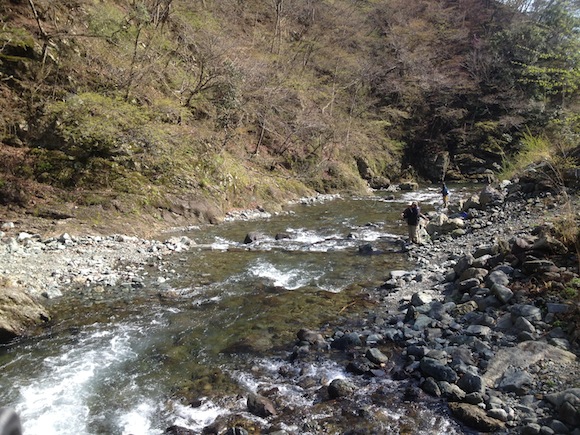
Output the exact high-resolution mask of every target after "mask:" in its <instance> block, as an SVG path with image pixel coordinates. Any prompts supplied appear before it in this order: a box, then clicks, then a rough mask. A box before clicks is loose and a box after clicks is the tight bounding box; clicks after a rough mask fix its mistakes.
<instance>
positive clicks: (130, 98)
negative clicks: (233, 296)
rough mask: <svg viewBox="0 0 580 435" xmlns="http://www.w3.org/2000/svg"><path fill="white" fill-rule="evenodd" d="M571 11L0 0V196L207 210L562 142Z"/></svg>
mask: <svg viewBox="0 0 580 435" xmlns="http://www.w3.org/2000/svg"><path fill="white" fill-rule="evenodd" d="M578 11H579V8H578V2H577V1H569V0H555V1H546V0H536V1H517V0H506V1H504V2H498V1H491V0H488V1H481V0H436V1H433V0H417V1H414V2H408V1H403V0H333V1H330V0H328V1H313V0H268V1H264V0H249V1H238V0H196V1H186V0H100V1H97V0H63V1H60V2H53V1H49V0H10V1H6V2H2V5H0V95H1V97H0V107H1V111H0V152H1V157H2V158H1V159H0V202H1V203H2V204H4V205H11V206H24V207H30V206H31V204H32V205H36V206H37V208H38V207H39V204H43V203H50V202H53V203H67V204H72V205H74V206H75V207H78V206H83V205H88V206H95V205H98V206H100V207H103V208H110V209H115V210H119V211H121V212H123V213H128V212H129V213H130V212H136V213H139V211H140V210H147V211H148V213H151V210H156V212H155V213H158V215H159V217H161V218H163V217H164V216H165V217H166V216H167V214H168V213H169V214H174V215H183V216H189V215H195V216H198V217H200V218H203V219H206V220H207V219H210V220H211V216H210V215H212V213H213V212H210V209H212V208H213V209H215V210H221V211H223V210H226V209H230V208H233V207H248V206H252V205H258V204H263V203H270V204H275V203H281V202H282V201H284V200H286V199H289V198H292V197H296V196H300V195H305V194H312V193H314V192H335V191H353V192H356V191H363V190H364V189H366V188H368V186H369V185H370V186H371V187H375V188H381V187H387V186H388V185H389V184H390V183H391V182H396V181H399V180H403V179H411V178H420V179H423V180H429V181H433V182H437V181H439V180H441V179H443V178H445V179H448V180H463V179H471V180H479V179H485V180H487V179H489V178H490V177H491V176H493V174H494V173H496V172H498V171H500V170H501V169H502V167H503V166H504V164H505V162H506V161H509V159H510V158H511V156H513V155H514V154H516V153H517V152H518V150H519V149H520V148H521V147H522V144H521V139H522V138H524V137H528V138H529V137H530V136H531V137H535V136H542V137H545V138H546V140H548V141H549V142H550V143H553V144H554V147H557V148H558V150H566V149H568V148H570V147H572V146H574V145H575V144H577V139H578V134H579V131H580V127H579V126H580V121H579V116H578V113H579V110H578V109H579V105H578V95H579V90H578V87H579V84H580V72H579V71H580V70H579V65H580V49H579V48H580V39H579V33H578V32H579V25H578V17H579V15H578ZM200 204H204V205H203V206H201V205H200ZM216 213H218V212H216Z"/></svg>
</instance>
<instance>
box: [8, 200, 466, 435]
mask: <svg viewBox="0 0 580 435" xmlns="http://www.w3.org/2000/svg"><path fill="white" fill-rule="evenodd" d="M452 194H453V191H452ZM439 199H440V196H439V192H438V189H431V190H425V191H421V192H415V193H408V194H403V195H400V194H399V195H398V196H397V199H396V200H390V201H389V200H385V199H384V194H377V195H376V196H369V197H359V198H348V199H336V200H333V201H327V202H321V203H314V204H310V205H304V204H296V205H295V206H292V207H291V208H290V209H289V210H290V212H289V213H286V214H281V215H279V216H274V217H270V218H267V219H258V220H254V221H248V222H244V221H237V222H226V223H224V224H222V225H219V226H213V227H201V228H198V229H195V228H194V229H191V230H188V231H184V232H182V233H181V234H184V235H187V236H188V237H190V238H192V239H193V240H195V241H196V243H198V244H199V246H200V247H194V248H192V249H191V251H189V252H182V253H179V254H176V255H175V257H173V258H171V259H170V260H169V261H168V262H167V263H166V268H165V269H164V270H162V271H157V270H156V271H155V272H152V271H151V272H146V273H147V276H148V278H149V279H150V281H149V282H150V285H148V286H146V287H145V288H144V289H133V290H130V291H127V289H107V292H106V293H105V295H104V296H103V295H94V294H93V293H91V290H90V289H87V292H86V294H81V295H76V296H74V297H72V296H70V297H65V298H66V299H63V300H62V301H60V302H59V303H58V304H56V305H55V307H53V309H54V310H55V311H54V312H55V317H56V323H55V324H54V325H53V327H52V329H51V330H48V331H47V332H46V333H45V334H44V335H42V336H41V337H38V338H35V339H29V340H22V341H19V342H16V343H13V344H11V345H9V346H5V347H3V348H0V368H1V372H0V405H1V406H11V407H13V408H15V409H16V410H17V411H18V413H19V414H20V417H21V419H22V422H23V426H24V430H25V434H26V435H50V434H60V435H66V434H71V435H72V434H74V435H81V434H135V435H140V434H161V433H164V432H165V429H166V428H167V427H169V426H171V425H175V424H176V425H179V426H182V427H186V428H189V429H192V430H195V431H201V430H202V428H203V427H205V426H207V425H208V424H211V423H212V422H213V421H214V420H215V419H216V418H218V417H219V416H224V415H228V414H234V413H235V414H239V415H244V416H245V417H246V418H248V419H252V418H257V417H253V416H251V415H249V414H248V413H247V411H246V408H245V400H244V398H243V397H244V392H249V391H254V392H255V391H259V390H260V389H263V388H276V389H277V391H278V393H277V394H278V397H279V400H280V401H281V402H282V403H283V404H285V405H287V406H289V407H292V408H304V409H310V410H311V411H309V412H308V413H307V415H308V418H312V419H324V418H329V417H330V416H331V413H332V410H331V409H332V407H328V406H327V407H325V406H321V405H320V404H317V403H316V399H315V397H316V396H315V395H314V394H311V393H308V391H309V389H310V392H311V391H312V390H313V389H317V388H320V387H321V386H324V385H328V383H329V382H330V381H332V380H333V379H336V378H340V377H345V376H348V375H347V374H346V373H345V372H344V365H343V364H340V363H338V362H335V361H333V360H332V359H331V358H328V359H325V360H324V361H320V362H317V363H312V364H311V365H309V366H308V367H306V368H304V367H302V368H301V371H300V372H299V373H296V374H295V375H293V376H288V375H286V376H283V375H281V373H282V372H284V370H282V368H283V367H288V366H290V365H289V363H288V361H287V356H288V352H289V351H291V349H292V346H293V344H294V341H295V335H296V332H297V331H298V330H299V329H301V328H312V329H320V328H324V327H327V328H328V327H329V325H330V327H331V326H332V325H333V324H336V323H337V322H338V321H339V320H340V318H341V317H343V316H349V315H356V313H357V312H358V311H359V310H362V309H364V306H363V305H364V303H363V302H362V301H359V300H358V299H357V298H359V295H360V294H361V291H362V290H372V288H373V287H376V285H380V283H382V282H383V281H384V279H385V277H386V276H387V274H388V272H389V271H390V270H393V269H405V268H411V267H413V265H410V264H408V263H407V262H406V258H405V256H404V254H402V253H400V242H401V240H402V237H404V234H405V232H406V229H405V227H404V226H403V225H402V222H401V221H400V220H399V215H400V212H401V210H402V208H403V207H404V203H405V202H407V201H409V200H419V201H420V202H421V203H422V205H423V206H424V208H425V209H427V210H428V209H433V208H434V207H437V206H438V202H439ZM250 231H259V232H262V233H263V234H264V235H265V238H264V239H263V240H260V241H259V242H256V243H253V244H251V245H244V244H243V240H244V238H245V235H246V234H247V233H248V232H250ZM279 233H285V234H286V235H287V236H288V237H289V238H284V239H281V240H276V239H275V236H276V234H279ZM369 243H370V244H371V245H372V246H373V247H374V248H375V249H377V251H378V252H379V253H378V254H376V255H370V256H369V255H361V254H360V253H359V251H358V248H359V247H360V246H362V245H364V244H369ZM160 283H162V284H160ZM290 367H291V366H290ZM310 379H314V380H315V385H314V386H305V381H306V380H310ZM389 383H394V381H389V380H386V379H382V380H380V381H379V380H377V385H376V386H375V387H373V388H376V389H377V390H381V389H382V390H384V391H389V389H390V388H391V386H390V384H389ZM392 388H393V390H394V389H396V388H395V387H394V386H393V387H392ZM382 390H381V391H382ZM365 394H366V395H369V394H371V393H370V392H368V391H367V392H366V393H365ZM184 398H186V399H184ZM192 399H194V400H195V401H196V403H195V406H191V404H190V403H188V401H189V400H192ZM391 400H392V399H391ZM373 406H376V405H373ZM410 406H411V405H404V404H400V406H399V405H398V404H397V405H396V404H393V403H390V402H389V406H385V407H384V409H380V410H379V414H381V413H382V414H384V421H382V422H378V423H377V424H378V425H379V426H378V427H379V428H383V429H384V430H387V429H388V432H391V433H419V432H420V431H423V432H425V430H429V431H432V432H430V433H455V432H454V431H455V430H456V429H454V428H453V427H452V425H451V424H450V423H449V422H448V421H447V420H446V419H445V418H442V417H440V416H439V415H438V413H437V412H434V411H433V410H429V409H428V408H427V407H426V406H424V407H423V408H421V407H420V406H419V408H417V405H414V406H413V407H412V410H411V408H410ZM325 413H328V415H324V414H325ZM299 419H300V413H299V412H297V416H296V418H294V419H292V418H290V419H288V421H283V420H280V426H282V427H284V428H285V429H286V430H287V431H288V432H289V433H310V432H308V430H307V429H305V428H304V427H299V425H298V423H297V421H298V420H299ZM311 433H315V431H313V432H311ZM337 433H340V432H337Z"/></svg>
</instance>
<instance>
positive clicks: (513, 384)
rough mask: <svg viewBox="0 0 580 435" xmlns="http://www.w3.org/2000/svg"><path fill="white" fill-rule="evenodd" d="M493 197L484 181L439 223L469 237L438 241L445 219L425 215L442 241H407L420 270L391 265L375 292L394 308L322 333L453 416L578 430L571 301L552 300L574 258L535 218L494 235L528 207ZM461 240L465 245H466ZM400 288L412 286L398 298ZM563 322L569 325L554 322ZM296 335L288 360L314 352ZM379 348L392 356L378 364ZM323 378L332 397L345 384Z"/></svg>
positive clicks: (571, 277)
mask: <svg viewBox="0 0 580 435" xmlns="http://www.w3.org/2000/svg"><path fill="white" fill-rule="evenodd" d="M504 199H505V195H504V194H502V193H501V192H500V191H499V190H495V189H493V188H491V187H489V186H488V187H486V188H485V189H484V190H483V191H482V192H481V194H480V195H479V197H474V198H471V199H469V200H468V201H466V202H464V204H463V207H464V210H466V211H467V212H468V213H469V215H470V216H471V217H470V216H467V217H463V218H462V219H461V221H462V223H461V224H458V225H457V227H456V228H453V229H451V230H450V231H452V232H453V231H456V230H458V229H461V230H462V232H461V233H458V234H457V235H456V237H461V236H465V235H466V234H469V235H470V236H471V238H465V239H457V238H451V237H450V238H449V241H450V243H449V244H447V245H445V243H444V242H445V240H446V239H445V237H446V234H447V237H448V234H449V233H448V231H444V230H441V229H442V228H443V227H444V225H447V224H448V222H450V221H451V220H450V219H447V220H445V219H440V220H435V221H434V220H433V219H432V223H431V224H432V225H433V228H438V231H432V232H431V234H437V235H438V237H441V239H440V242H438V244H439V245H442V246H437V247H433V246H428V247H427V246H426V247H417V248H412V249H411V255H412V256H413V257H414V258H415V259H417V261H418V264H419V269H418V270H416V271H413V272H408V273H401V272H395V273H392V276H391V277H390V279H389V280H388V281H387V282H386V283H385V285H384V286H383V287H382V288H381V289H377V290H378V292H377V294H375V297H376V298H377V299H379V300H380V301H382V302H383V305H388V304H385V303H384V302H385V301H387V300H389V298H390V296H391V295H396V296H397V297H399V298H400V297H402V301H401V304H400V305H399V307H398V308H397V311H395V312H392V311H391V312H387V313H386V314H385V313H384V312H383V313H381V312H380V310H377V311H374V312H373V313H371V314H370V315H369V318H368V319H367V322H366V324H365V326H364V327H362V328H360V329H358V330H356V329H355V328H352V329H351V330H350V331H349V330H345V331H337V332H336V333H335V334H334V336H333V337H332V338H330V339H329V340H328V341H329V344H330V346H331V347H332V348H334V349H336V350H339V351H341V352H344V353H345V356H347V357H348V358H350V361H349V362H348V363H347V367H346V369H347V371H349V372H351V373H353V374H355V375H362V376H364V377H377V376H379V377H380V376H387V375H390V377H391V378H393V379H396V380H400V381H404V382H406V383H408V385H410V386H411V389H413V388H420V389H421V390H422V391H423V392H425V393H427V394H429V395H431V396H434V397H440V398H442V399H445V400H446V401H447V402H448V405H449V409H450V411H451V413H452V415H454V416H455V417H456V418H457V419H458V420H459V421H461V422H462V423H464V424H465V425H467V426H469V427H472V428H474V429H476V430H479V431H485V432H492V431H500V432H503V433H507V432H509V433H514V432H515V433H522V434H530V435H532V434H546V435H548V434H568V433H572V434H575V435H580V378H579V377H578V373H580V364H579V362H578V359H577V358H576V355H575V354H574V353H573V352H574V351H578V343H577V337H576V336H574V335H573V334H572V335H570V334H569V333H570V332H572V333H573V332H574V330H575V329H576V327H577V321H578V317H579V316H578V313H579V306H578V298H577V297H576V298H575V299H565V297H563V296H562V292H564V291H565V290H566V289H572V290H573V291H576V292H579V291H580V285H578V284H580V278H579V277H578V275H577V274H576V273H575V272H574V271H573V269H574V268H575V267H577V262H576V260H575V258H574V254H573V253H572V254H570V253H568V252H567V251H566V247H565V246H564V245H563V244H562V243H560V242H559V241H558V240H557V239H555V238H554V237H553V236H552V235H551V232H550V229H549V227H548V226H545V225H543V226H539V227H537V228H535V229H533V230H531V231H529V232H522V231H520V232H518V234H517V235H515V236H512V237H511V238H510V239H509V240H505V239H502V238H500V237H499V235H501V234H502V230H501V229H499V228H498V227H499V226H501V225H503V226H504V227H503V229H504V230H505V229H506V228H507V225H510V224H509V223H507V221H508V219H513V220H512V223H513V222H515V221H518V223H520V224H521V220H524V219H526V216H527V215H526V213H527V212H528V209H529V207H528V206H529V205H530V204H534V201H532V202H531V203H530V202H528V203H526V202H523V203H520V204H518V206H517V207H511V208H512V209H514V210H515V212H513V213H511V214H510V213H509V212H507V211H506V207H505V203H504V202H503V201H504ZM541 206H542V207H544V205H541ZM433 221H434V222H433ZM502 221H503V222H504V223H503V224H498V222H502ZM492 227H495V229H494V230H493V231H494V233H493V234H494V235H493V236H491V237H490V235H491V234H492V233H491V230H490V231H488V232H486V231H481V232H478V231H476V230H478V229H485V228H492ZM520 227H521V226H520ZM448 228H451V227H448ZM474 234H479V235H478V236H474ZM458 240H464V243H463V244H458V243H457V241H458ZM467 241H469V245H471V246H474V247H473V249H471V250H470V252H467V253H465V251H464V249H465V248H466V247H467V246H468V243H467ZM458 250H463V251H462V252H463V253H462V254H461V255H458V254H457V251H458ZM436 255H438V257H435V256H436ZM566 262H568V263H566ZM567 266H568V267H567ZM430 281H431V282H430ZM409 289H415V291H414V292H412V293H410V295H409V297H408V296H405V295H406V293H405V291H408V290H409ZM390 301H391V302H392V299H390ZM574 322H576V323H574ZM566 323H567V324H568V325H576V327H575V326H572V327H571V328H569V329H568V330H564V329H563V328H562V327H561V325H565V324H566ZM304 336H305V334H304V333H302V334H301V337H302V338H301V339H300V341H299V343H298V345H297V347H296V350H295V352H294V355H293V358H294V359H297V358H304V357H305V356H308V355H309V354H311V353H313V352H317V353H319V352H320V349H322V348H324V346H321V344H320V338H319V339H318V340H310V341H309V340H306V339H304ZM308 336H312V337H315V336H316V334H314V333H311V334H308ZM393 346H394V348H393ZM393 349H394V350H393ZM383 352H384V353H383ZM390 352H393V353H394V354H399V355H400V358H398V359H397V358H390V359H391V361H390V362H389V358H387V357H386V356H385V354H388V353H390ZM340 382H342V383H344V382H348V381H345V380H341V381H340ZM331 385H332V387H329V394H332V395H333V397H340V394H341V393H340V391H342V390H348V388H345V387H344V385H342V384H341V388H337V385H333V383H331ZM330 388H332V391H330ZM345 394H346V395H348V394H350V393H345ZM407 396H409V395H407ZM410 396H414V397H419V396H420V393H419V392H415V393H413V394H410Z"/></svg>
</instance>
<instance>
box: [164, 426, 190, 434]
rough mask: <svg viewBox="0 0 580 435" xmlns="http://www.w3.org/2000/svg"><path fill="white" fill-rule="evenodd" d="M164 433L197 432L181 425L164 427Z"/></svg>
mask: <svg viewBox="0 0 580 435" xmlns="http://www.w3.org/2000/svg"><path fill="white" fill-rule="evenodd" d="M165 433H166V434H169V435H195V434H197V432H196V431H194V430H191V429H187V428H185V427H181V426H177V425H174V426H169V427H168V428H167V429H165Z"/></svg>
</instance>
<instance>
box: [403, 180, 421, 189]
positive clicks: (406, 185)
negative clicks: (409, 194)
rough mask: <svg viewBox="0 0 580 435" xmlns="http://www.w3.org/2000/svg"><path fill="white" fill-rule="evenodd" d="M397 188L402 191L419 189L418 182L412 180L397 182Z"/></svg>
mask: <svg viewBox="0 0 580 435" xmlns="http://www.w3.org/2000/svg"><path fill="white" fill-rule="evenodd" d="M399 189H401V190H404V191H414V190H417V189H419V184H417V183H415V182H414V181H408V182H404V183H401V184H399Z"/></svg>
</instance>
